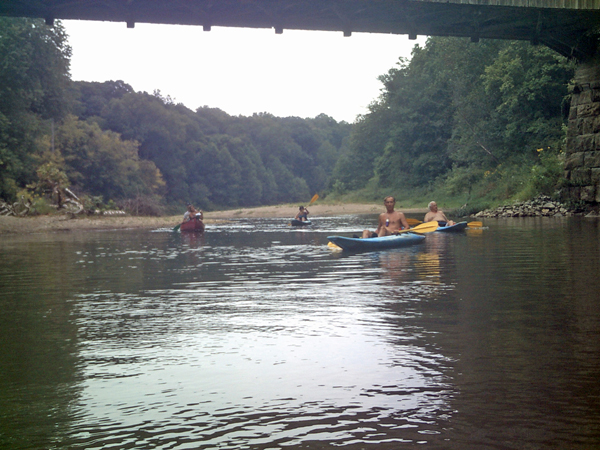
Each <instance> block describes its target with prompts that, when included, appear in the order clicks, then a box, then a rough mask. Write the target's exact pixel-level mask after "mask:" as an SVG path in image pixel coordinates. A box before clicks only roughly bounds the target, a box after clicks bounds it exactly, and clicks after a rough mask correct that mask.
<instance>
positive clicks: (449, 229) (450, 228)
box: [435, 222, 467, 233]
mask: <svg viewBox="0 0 600 450" xmlns="http://www.w3.org/2000/svg"><path fill="white" fill-rule="evenodd" d="M465 228H467V222H458V223H455V224H454V225H450V226H446V227H439V228H438V229H437V230H435V231H442V232H445V233H451V232H453V231H462V230H464V229H465Z"/></svg>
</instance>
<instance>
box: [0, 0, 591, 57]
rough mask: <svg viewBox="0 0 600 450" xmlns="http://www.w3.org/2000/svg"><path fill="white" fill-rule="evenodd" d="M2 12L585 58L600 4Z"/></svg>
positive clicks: (506, 1)
mask: <svg viewBox="0 0 600 450" xmlns="http://www.w3.org/2000/svg"><path fill="white" fill-rule="evenodd" d="M0 15H8V16H20V17H41V18H44V19H46V21H47V22H49V23H51V22H52V21H53V20H54V19H79V20H102V21H113V22H125V23H127V25H128V26H129V27H133V26H134V25H135V23H136V22H143V23H162V24H180V25H198V26H202V27H203V28H204V29H205V30H207V31H208V30H210V28H211V27H212V26H224V27H246V28H273V29H274V30H275V32H277V33H281V32H283V30H285V29H295V30H324V31H340V32H342V33H344V34H345V35H347V36H349V35H351V33H353V32H367V33H393V34H407V35H408V36H409V37H410V38H416V36H417V35H426V36H457V37H470V38H471V39H472V40H473V41H477V40H479V39H480V38H491V39H518V40H528V41H531V42H533V43H536V44H537V43H539V44H543V45H547V46H548V47H550V48H552V49H554V50H556V51H557V52H559V53H560V54H562V55H565V56H572V57H576V58H579V59H582V58H585V57H586V56H588V55H590V54H591V53H593V52H594V51H595V41H596V40H595V39H591V38H590V33H589V31H590V30H592V29H594V28H597V26H598V24H599V23H600V0H443V1H439V0H93V1H92V0H4V1H2V2H0Z"/></svg>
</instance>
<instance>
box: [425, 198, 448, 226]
mask: <svg viewBox="0 0 600 450" xmlns="http://www.w3.org/2000/svg"><path fill="white" fill-rule="evenodd" d="M433 220H437V223H438V224H439V226H440V227H446V226H448V227H449V226H451V225H454V224H455V222H454V221H452V220H448V218H447V217H446V214H444V211H442V210H440V209H438V206H437V203H436V202H429V212H428V213H427V214H425V218H424V219H423V222H431V221H433Z"/></svg>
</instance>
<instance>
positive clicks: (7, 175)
mask: <svg viewBox="0 0 600 450" xmlns="http://www.w3.org/2000/svg"><path fill="white" fill-rule="evenodd" d="M70 56H71V49H70V47H69V46H68V45H67V39H66V35H65V33H64V29H63V27H62V25H61V24H60V22H56V23H55V25H54V27H48V26H46V25H45V24H44V22H43V21H42V20H31V19H18V18H7V17H0V197H3V198H6V199H13V198H14V196H15V194H16V190H17V189H18V188H19V187H24V186H25V185H26V184H27V183H30V182H32V181H33V180H34V178H35V171H36V165H35V155H36V154H38V153H40V151H41V150H40V148H39V146H38V143H37V139H38V138H39V137H40V135H41V134H42V133H44V132H48V131H49V128H50V122H51V120H54V122H58V121H59V120H60V119H61V118H62V117H64V115H65V114H66V113H67V111H68V109H69V108H70V106H71V98H70V96H69V91H68V89H67V87H68V83H69V58H70Z"/></svg>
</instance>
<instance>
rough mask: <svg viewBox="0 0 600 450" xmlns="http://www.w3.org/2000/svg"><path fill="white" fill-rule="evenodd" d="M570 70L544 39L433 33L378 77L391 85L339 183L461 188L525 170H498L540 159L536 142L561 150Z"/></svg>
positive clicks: (356, 139)
mask: <svg viewBox="0 0 600 450" xmlns="http://www.w3.org/2000/svg"><path fill="white" fill-rule="evenodd" d="M572 75H573V65H572V64H571V63H569V62H568V61H567V60H566V59H565V58H563V57H561V56H559V55H558V54H555V53H554V52H552V51H551V50H549V49H548V48H545V47H534V46H531V45H529V44H528V43H524V42H509V41H489V40H488V41H486V40H484V41H481V42H480V43H479V44H472V43H470V42H468V40H466V39H455V38H430V39H429V40H428V42H427V44H426V46H425V47H424V48H420V47H415V49H414V51H413V54H412V59H411V61H410V63H408V62H407V61H404V60H400V62H399V64H398V67H396V68H393V69H392V70H390V71H389V72H388V73H387V74H386V75H383V76H382V77H380V80H381V81H382V83H383V86H384V89H383V92H382V94H381V96H380V98H379V99H377V101H375V102H373V104H372V105H371V106H370V108H369V113H368V114H366V115H365V116H363V117H361V118H359V121H358V123H357V124H356V126H355V127H354V129H353V131H352V134H351V137H350V140H349V146H348V149H347V150H346V151H345V152H343V153H342V155H341V156H340V158H339V159H338V162H337V165H336V167H335V170H334V173H333V177H332V179H331V186H332V188H333V187H334V186H335V189H337V190H340V189H344V188H350V189H358V188H362V187H365V185H366V184H367V182H368V181H369V180H374V181H376V182H377V183H379V185H381V186H386V187H395V188H402V187H405V186H407V185H409V186H417V187H427V186H428V185H431V184H432V183H434V182H436V181H437V180H443V179H447V180H448V187H451V190H452V192H453V193H455V194H456V193H458V192H460V191H462V190H468V189H470V186H472V185H473V184H474V183H477V182H481V181H482V180H483V179H484V178H485V177H484V175H485V174H486V173H488V174H490V173H496V174H500V173H516V172H518V171H517V170H513V171H511V170H504V169H502V170H498V171H496V169H499V168H500V167H501V164H504V167H505V168H506V166H507V165H511V164H512V165H515V167H519V166H522V165H525V166H527V165H528V166H532V165H535V164H538V163H539V157H538V155H537V149H539V148H544V149H548V148H549V149H550V151H551V152H554V154H557V153H558V152H559V151H560V147H561V144H562V140H563V137H564V131H563V129H562V123H563V120H564V119H563V117H562V116H561V105H562V103H564V99H565V97H566V95H567V83H568V82H569V80H570V78H571V77H572ZM554 159H555V158H554ZM521 172H522V171H521ZM552 173H553V174H554V172H552ZM492 178H493V177H488V181H489V180H491V179H492ZM545 179H549V177H546V178H545ZM514 193H515V192H512V194H514Z"/></svg>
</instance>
